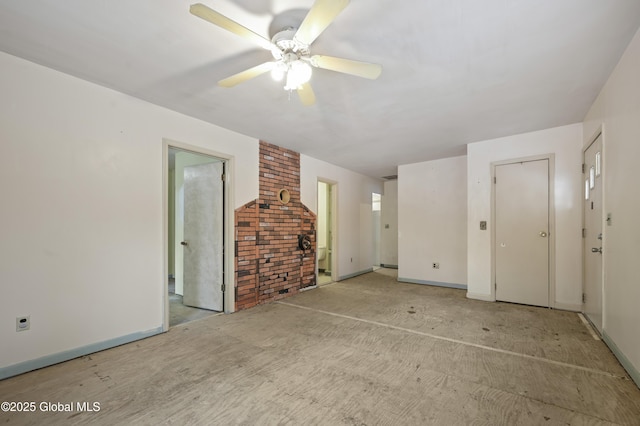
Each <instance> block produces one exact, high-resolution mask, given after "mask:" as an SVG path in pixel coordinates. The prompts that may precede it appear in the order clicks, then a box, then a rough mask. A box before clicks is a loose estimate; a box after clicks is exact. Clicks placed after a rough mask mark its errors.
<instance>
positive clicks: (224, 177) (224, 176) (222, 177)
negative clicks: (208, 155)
mask: <svg viewBox="0 0 640 426" xmlns="http://www.w3.org/2000/svg"><path fill="white" fill-rule="evenodd" d="M220 178H221V179H222V181H223V182H224V180H225V179H226V175H225V174H224V173H223V174H222V176H220Z"/></svg>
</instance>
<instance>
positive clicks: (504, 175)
mask: <svg viewBox="0 0 640 426" xmlns="http://www.w3.org/2000/svg"><path fill="white" fill-rule="evenodd" d="M495 221H496V223H495V243H496V247H495V253H496V259H495V272H496V275H495V278H496V281H495V285H496V300H501V301H505V302H515V303H523V304H526V305H536V306H549V160H548V159H544V160H535V161H525V162H519V163H512V164H505V165H500V166H496V167H495Z"/></svg>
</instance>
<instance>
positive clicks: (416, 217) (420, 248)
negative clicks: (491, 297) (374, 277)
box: [398, 156, 467, 288]
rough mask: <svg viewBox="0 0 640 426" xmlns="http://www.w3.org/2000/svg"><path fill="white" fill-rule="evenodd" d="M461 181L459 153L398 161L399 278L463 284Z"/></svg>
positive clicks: (464, 205)
mask: <svg viewBox="0 0 640 426" xmlns="http://www.w3.org/2000/svg"><path fill="white" fill-rule="evenodd" d="M466 185H467V158H466V157H464V156H462V157H454V158H446V159H442V160H435V161H427V162H423V163H416V164H408V165H403V166H400V167H398V225H399V238H398V253H399V259H400V264H399V268H398V280H399V281H407V282H417V283H428V284H441V285H452V286H456V287H462V288H465V287H466V284H467V186H466ZM434 262H437V263H439V264H440V269H433V263H434Z"/></svg>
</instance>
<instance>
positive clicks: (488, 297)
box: [467, 292, 496, 302]
mask: <svg viewBox="0 0 640 426" xmlns="http://www.w3.org/2000/svg"><path fill="white" fill-rule="evenodd" d="M467 299H475V300H482V301H485V302H495V301H496V299H495V297H493V296H491V295H490V294H481V293H470V292H467Z"/></svg>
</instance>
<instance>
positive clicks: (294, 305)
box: [275, 301, 623, 379]
mask: <svg viewBox="0 0 640 426" xmlns="http://www.w3.org/2000/svg"><path fill="white" fill-rule="evenodd" d="M275 303H277V304H279V305H285V306H291V307H294V308H298V309H305V310H308V311H312V312H318V313H321V314H325V315H330V316H334V317H338V318H345V319H350V320H354V321H359V322H363V323H366V324H372V325H377V326H380V327H386V328H390V329H394V330H398V331H404V332H406V333H412V334H417V335H420V336H425V337H430V338H432V339H437V340H442V341H445V342H449V343H456V344H459V345H464V346H470V347H475V348H478V349H484V350H488V351H492V352H497V353H502V354H506V355H511V356H517V357H520V358H526V359H531V360H535V361H540V362H544V363H547V364H552V365H557V366H560V367H568V368H572V369H575V370H581V371H585V372H588V373H593V374H600V375H603V376H609V377H613V378H616V379H623V377H622V376H619V375H617V374H613V373H609V372H607V371H602V370H597V369H595V368H589V367H582V366H580V365H575V364H569V363H567V362H562V361H555V360H552V359H547V358H540V357H537V356H534V355H527V354H523V353H519V352H514V351H509V350H506V349H500V348H492V347H491V346H486V345H481V344H478V343H471V342H465V341H463V340H457V339H452V338H450V337H443V336H438V335H435V334H430V333H426V332H424V331H418V330H412V329H410V328H405V327H399V326H396V325H392V324H385V323H382V322H379V321H372V320H367V319H364V318H358V317H353V316H350V315H344V314H338V313H335V312H329V311H323V310H321V309H316V308H309V307H307V306H301V305H296V304H294V303H288V302H282V301H277V302H275Z"/></svg>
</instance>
